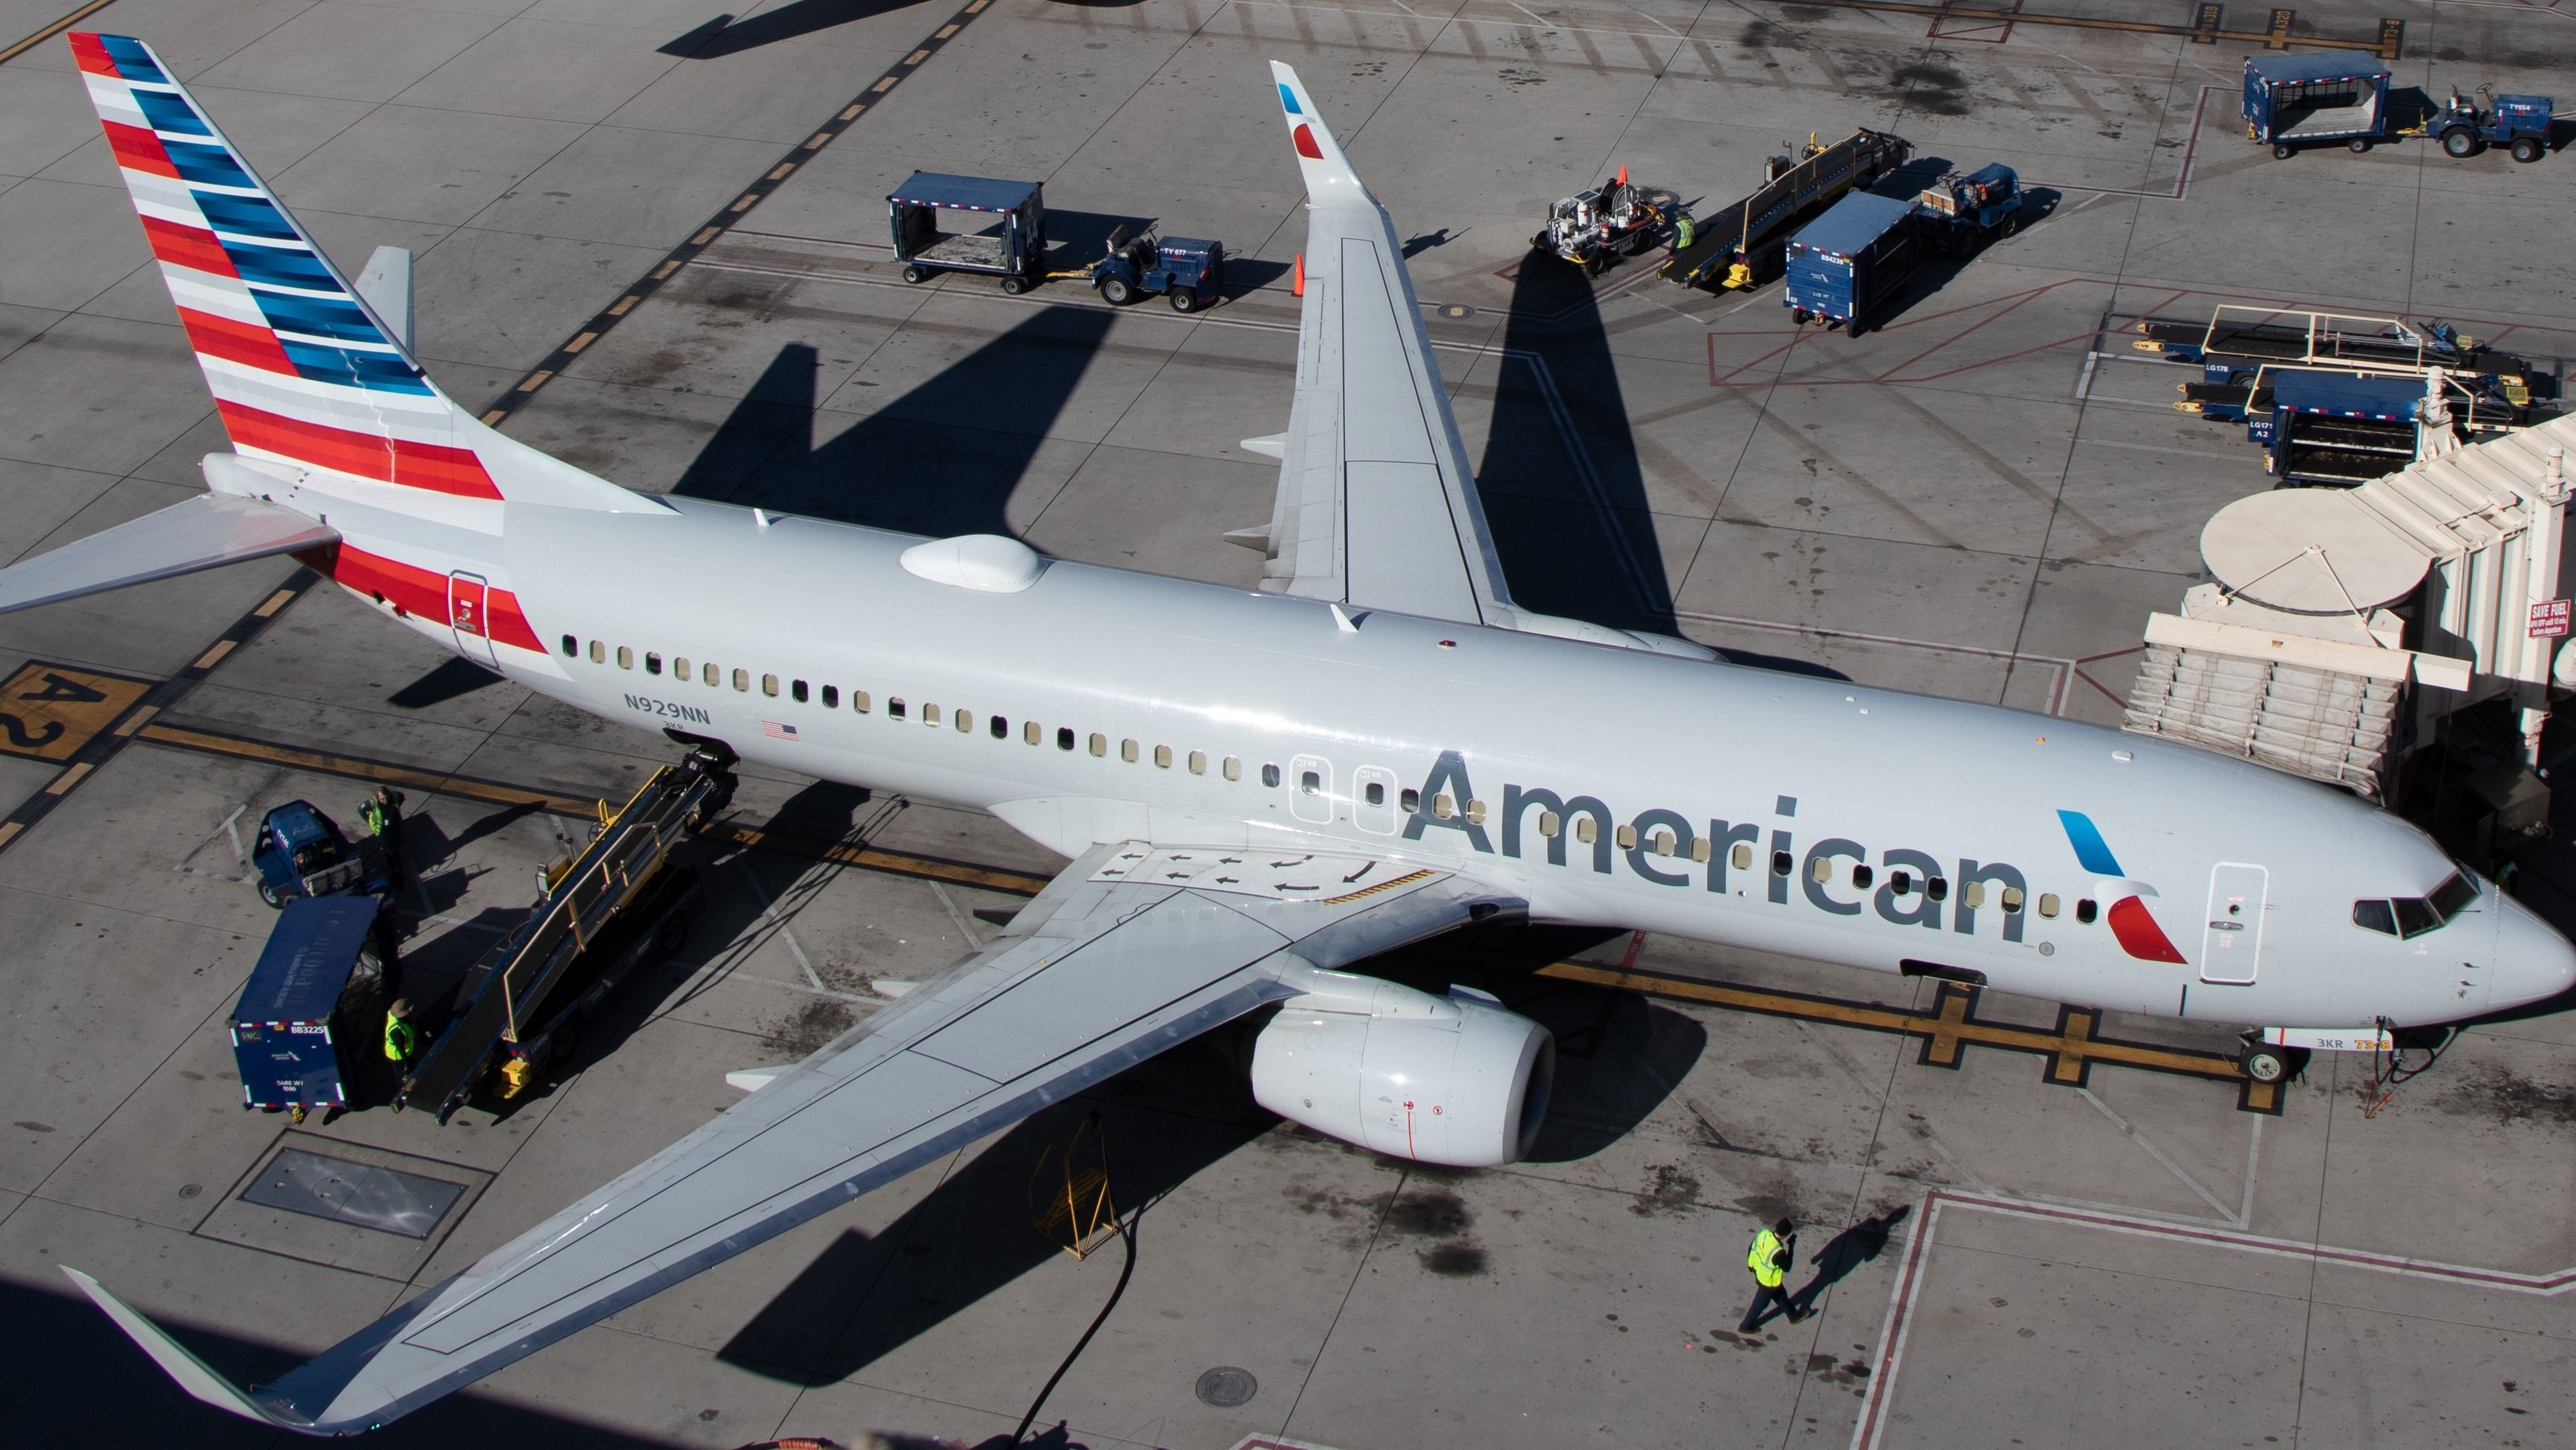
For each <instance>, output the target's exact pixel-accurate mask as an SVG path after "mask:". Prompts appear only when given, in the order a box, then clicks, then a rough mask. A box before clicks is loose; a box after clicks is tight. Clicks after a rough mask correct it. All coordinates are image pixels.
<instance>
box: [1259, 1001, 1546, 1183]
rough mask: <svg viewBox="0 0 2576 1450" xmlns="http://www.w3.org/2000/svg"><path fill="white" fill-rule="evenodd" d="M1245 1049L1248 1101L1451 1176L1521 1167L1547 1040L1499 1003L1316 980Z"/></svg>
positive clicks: (1541, 1099)
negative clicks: (1447, 1170) (1450, 1170)
mask: <svg viewBox="0 0 2576 1450" xmlns="http://www.w3.org/2000/svg"><path fill="white" fill-rule="evenodd" d="M1316 977H1317V984H1318V985H1319V986H1321V987H1322V988H1323V990H1319V991H1314V992H1309V993H1307V994H1306V995H1303V996H1299V997H1293V998H1290V999H1289V1000H1288V1001H1287V1002H1286V1003H1284V1004H1282V1006H1281V1007H1280V1010H1279V1015H1278V1016H1276V1017H1273V1018H1271V1019H1270V1021H1269V1022H1268V1023H1267V1024H1266V1025H1264V1026H1263V1027H1262V1029H1261V1035H1260V1036H1259V1037H1258V1038H1256V1039H1254V1042H1253V1047H1252V1096H1253V1098H1254V1100H1255V1101H1257V1102H1259V1103H1260V1104H1261V1105H1262V1106H1263V1107H1265V1108H1268V1109H1269V1110H1270V1111H1272V1112H1274V1113H1277V1114H1278V1115H1279V1116H1281V1117H1283V1118H1286V1119H1288V1120H1289V1121H1291V1122H1294V1123H1301V1124H1303V1125H1305V1126H1306V1127H1309V1128H1312V1129H1314V1130H1315V1131H1317V1132H1319V1133H1330V1134H1331V1135H1333V1136H1334V1137H1336V1138H1339V1139H1341V1140H1342V1141H1344V1142H1346V1143H1356V1144H1359V1145H1360V1146H1361V1147H1364V1148H1368V1149H1371V1150H1374V1151H1376V1152H1379V1153H1385V1154H1389V1155H1391V1156H1393V1157H1398V1158H1410V1159H1413V1160H1415V1161H1417V1162H1422V1163H1441V1164H1447V1165H1449V1166H1452V1167H1457V1168H1495V1167H1500V1166H1501V1165H1503V1164H1505V1163H1512V1162H1517V1161H1519V1159H1520V1157H1521V1155H1523V1154H1525V1153H1527V1152H1528V1151H1529V1150H1530V1147H1531V1145H1532V1144H1534V1143H1536V1142H1537V1141H1538V1131H1539V1125H1540V1124H1541V1123H1542V1122H1543V1121H1544V1120H1545V1119H1546V1117H1547V1098H1548V1091H1549V1089H1550V1087H1551V1086H1552V1085H1553V1084H1554V1081H1555V1077H1556V1039H1555V1037H1554V1036H1553V1035H1551V1034H1550V1033H1549V1032H1548V1030H1547V1029H1546V1028H1544V1027H1541V1026H1540V1025H1538V1024H1537V1023H1535V1022H1532V1021H1531V1020H1529V1019H1528V1018H1526V1017H1523V1016H1521V1015H1520V1014H1519V1013H1517V1012H1512V1011H1507V1010H1505V1009H1504V1008H1503V1007H1502V1005H1501V1004H1499V1003H1496V1002H1493V1001H1491V1000H1490V999H1483V998H1481V997H1480V996H1478V995H1471V994H1469V993H1467V992H1465V991H1463V990H1454V989H1453V994H1452V995H1451V996H1449V997H1447V998H1441V997H1434V996H1432V995H1430V994H1429V993H1427V992H1417V991H1415V990H1413V989H1412V988H1410V987H1405V986H1399V985H1397V984H1396V983H1393V982H1386V981H1380V980H1378V979H1376V978H1374V977H1358V976H1350V975H1346V974H1344V973H1339V972H1325V973H1318V974H1316Z"/></svg>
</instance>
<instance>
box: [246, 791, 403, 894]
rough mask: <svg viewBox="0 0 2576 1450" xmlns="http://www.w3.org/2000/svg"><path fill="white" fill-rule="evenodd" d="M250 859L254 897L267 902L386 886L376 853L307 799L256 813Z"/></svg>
mask: <svg viewBox="0 0 2576 1450" xmlns="http://www.w3.org/2000/svg"><path fill="white" fill-rule="evenodd" d="M250 863H251V869H252V870H254V871H256V872H258V873H259V880H258V883H257V884H258V886H259V899H260V900H262V901H265V902H267V903H268V904H269V905H270V906H272V907H283V906H284V905H286V903H288V902H290V901H296V900H300V899H303V898H306V897H316V896H333V895H338V894H340V893H342V892H351V893H356V894H360V895H373V896H381V895H383V894H384V893H385V892H386V891H387V890H389V889H390V887H391V883H390V882H389V881H388V880H387V879H386V876H385V868H384V861H383V859H382V857H381V856H380V855H378V854H376V853H373V852H363V851H360V850H359V849H358V848H357V847H355V846H353V845H351V844H350V842H349V838H348V837H347V836H345V835H342V834H341V833H340V827H339V825H338V823H337V822H335V821H333V820H332V819H331V818H330V817H329V816H326V815H324V814H322V809H321V807H319V806H316V805H315V804H313V802H311V801H289V802H287V803H286V804H285V805H282V806H279V807H278V808H277V809H275V810H273V811H270V812H269V813H268V814H267V815H265V816H262V817H260V820H259V835H258V837H257V839H256V840H254V841H253V842H252V843H251V848H250Z"/></svg>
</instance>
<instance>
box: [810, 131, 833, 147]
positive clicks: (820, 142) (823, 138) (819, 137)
mask: <svg viewBox="0 0 2576 1450" xmlns="http://www.w3.org/2000/svg"><path fill="white" fill-rule="evenodd" d="M831 141H832V133H831V132H829V131H817V132H815V133H814V134H813V135H811V136H808V137H806V138H805V149H806V150H808V151H820V150H822V149H823V148H824V147H825V146H828V145H830V144H831Z"/></svg>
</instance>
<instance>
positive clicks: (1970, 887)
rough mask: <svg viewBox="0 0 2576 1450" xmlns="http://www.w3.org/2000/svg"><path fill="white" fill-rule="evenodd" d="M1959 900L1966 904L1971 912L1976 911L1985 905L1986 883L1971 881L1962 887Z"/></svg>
mask: <svg viewBox="0 0 2576 1450" xmlns="http://www.w3.org/2000/svg"><path fill="white" fill-rule="evenodd" d="M1959 900H1961V901H1962V902H1965V903H1966V904H1967V907H1968V909H1969V910H1970V911H1974V910H1976V909H1977V908H1978V907H1980V906H1983V905H1985V904H1986V883H1984V882H1982V881H1971V882H1969V883H1968V884H1967V885H1965V886H1962V887H1960V888H1959Z"/></svg>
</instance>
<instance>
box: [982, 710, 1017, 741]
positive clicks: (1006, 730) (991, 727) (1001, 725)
mask: <svg viewBox="0 0 2576 1450" xmlns="http://www.w3.org/2000/svg"><path fill="white" fill-rule="evenodd" d="M984 730H985V733H986V734H988V735H991V736H992V737H993V738H994V739H996V740H1008V739H1010V738H1011V720H1010V717H1009V716H1007V715H995V716H993V717H991V718H990V719H988V720H986V721H985V722H984Z"/></svg>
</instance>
